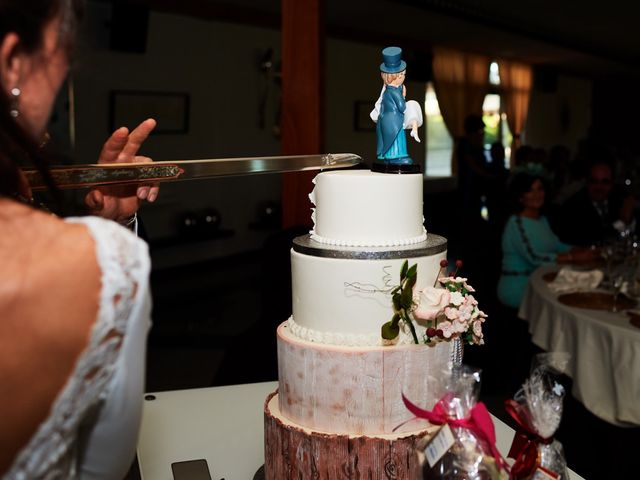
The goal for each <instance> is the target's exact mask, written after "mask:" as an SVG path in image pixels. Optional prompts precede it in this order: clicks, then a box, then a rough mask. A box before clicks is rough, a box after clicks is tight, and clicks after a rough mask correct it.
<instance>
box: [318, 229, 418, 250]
mask: <svg viewBox="0 0 640 480" xmlns="http://www.w3.org/2000/svg"><path fill="white" fill-rule="evenodd" d="M309 234H310V235H311V238H312V239H313V240H315V241H316V242H318V243H323V244H325V245H334V246H339V247H401V246H404V245H415V244H416V243H421V242H424V241H425V240H426V239H427V230H426V228H424V227H422V234H420V235H418V236H417V237H411V238H402V239H394V240H384V241H377V242H354V241H349V240H340V239H336V238H327V237H323V236H322V235H318V234H317V233H316V232H315V230H311V231H310V232H309Z"/></svg>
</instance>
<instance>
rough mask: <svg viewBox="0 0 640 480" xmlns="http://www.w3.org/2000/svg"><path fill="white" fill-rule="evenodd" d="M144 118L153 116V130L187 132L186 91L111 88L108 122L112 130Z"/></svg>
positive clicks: (136, 123)
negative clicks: (154, 121)
mask: <svg viewBox="0 0 640 480" xmlns="http://www.w3.org/2000/svg"><path fill="white" fill-rule="evenodd" d="M147 118H154V119H156V121H157V122H158V126H157V127H156V128H155V130H154V131H153V132H152V135H153V134H163V133H165V134H167V133H175V134H180V133H188V131H189V94H187V93H179V92H151V91H126V90H113V91H111V93H110V95H109V126H110V131H111V132H112V131H113V130H115V129H116V128H119V127H122V126H124V127H127V128H130V129H131V128H135V127H136V126H137V125H138V124H139V123H140V122H142V121H143V120H146V119H147Z"/></svg>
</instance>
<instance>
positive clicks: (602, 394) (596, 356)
mask: <svg viewBox="0 0 640 480" xmlns="http://www.w3.org/2000/svg"><path fill="white" fill-rule="evenodd" d="M554 269H557V268H556V267H540V268H539V269H537V270H536V271H535V272H534V273H533V274H532V276H531V279H530V282H529V286H528V289H527V292H526V293H525V296H524V299H523V302H522V305H521V306H520V311H519V316H520V318H522V319H524V320H527V321H528V322H529V332H530V333H531V336H532V341H533V343H535V344H536V345H537V346H539V347H540V348H542V349H543V350H546V351H559V352H568V353H570V354H571V360H570V361H569V365H568V367H567V372H566V373H567V375H569V376H570V377H571V378H572V379H573V390H572V394H573V396H574V397H575V398H576V399H578V400H579V401H580V402H582V403H583V404H584V406H585V407H586V408H587V409H588V410H589V411H591V412H592V413H593V414H594V415H596V416H598V417H600V418H601V419H603V420H605V421H607V422H610V423H612V424H614V425H618V426H637V425H640V329H638V328H636V327H634V326H632V325H631V324H630V323H629V319H628V317H627V316H626V315H625V314H624V313H612V312H607V311H602V310H589V309H584V308H576V307H569V306H566V305H564V304H561V303H560V302H558V301H557V300H556V295H555V294H554V293H553V292H552V291H551V290H550V289H549V288H548V287H547V284H546V282H545V281H544V279H543V278H542V277H543V275H545V274H546V273H548V272H551V271H553V270H554Z"/></svg>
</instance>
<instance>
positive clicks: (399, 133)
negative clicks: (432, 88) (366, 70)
mask: <svg viewBox="0 0 640 480" xmlns="http://www.w3.org/2000/svg"><path fill="white" fill-rule="evenodd" d="M406 72H407V64H406V63H405V61H404V60H402V49H401V48H399V47H387V48H385V49H384V50H382V64H380V76H381V77H382V83H383V85H382V91H381V92H380V97H379V98H378V100H377V101H376V103H375V106H374V109H373V110H372V111H371V114H370V116H371V119H372V120H373V121H374V122H375V123H376V138H377V146H376V155H377V158H378V160H381V161H382V162H383V163H384V164H386V165H394V166H397V165H412V164H413V160H412V159H411V157H410V156H409V153H408V152H407V138H406V134H405V131H404V130H405V129H411V133H410V135H411V137H412V138H413V139H414V140H415V141H417V142H420V137H419V136H418V127H420V126H422V109H421V108H420V104H419V103H418V102H416V101H415V100H409V101H406V98H405V97H406V95H407V89H406V87H405V86H404V81H405V76H406Z"/></svg>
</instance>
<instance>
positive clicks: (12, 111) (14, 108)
mask: <svg viewBox="0 0 640 480" xmlns="http://www.w3.org/2000/svg"><path fill="white" fill-rule="evenodd" d="M21 93H22V92H21V91H20V89H19V88H18V87H13V88H12V89H11V105H10V107H9V115H11V117H12V118H17V117H18V116H19V115H20V111H19V110H18V98H19V97H20V94H21Z"/></svg>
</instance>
